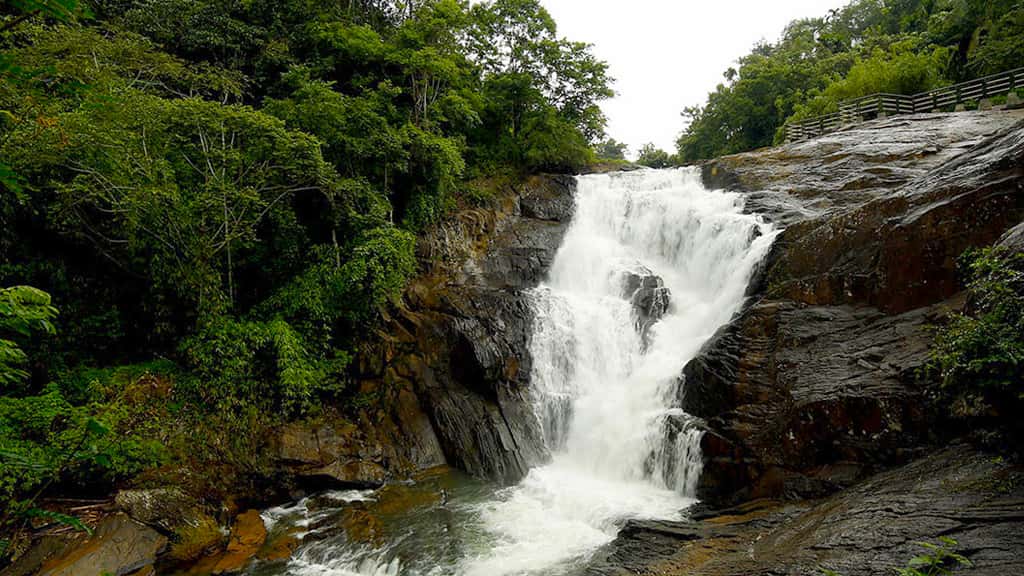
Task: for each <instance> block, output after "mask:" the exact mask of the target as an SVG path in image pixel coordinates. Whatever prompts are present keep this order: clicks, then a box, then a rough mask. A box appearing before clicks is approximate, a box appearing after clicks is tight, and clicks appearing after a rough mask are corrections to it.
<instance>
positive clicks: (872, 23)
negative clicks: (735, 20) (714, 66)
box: [678, 0, 1024, 161]
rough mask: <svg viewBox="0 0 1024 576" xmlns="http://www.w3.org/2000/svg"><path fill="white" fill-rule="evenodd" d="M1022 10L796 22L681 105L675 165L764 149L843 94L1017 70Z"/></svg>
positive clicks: (863, 11)
mask: <svg viewBox="0 0 1024 576" xmlns="http://www.w3.org/2000/svg"><path fill="white" fill-rule="evenodd" d="M1022 39H1024V6H1022V5H1021V3H1020V2H1017V1H1015V0H995V1H989V0H853V1H852V2H851V3H850V4H848V5H847V6H845V7H843V8H841V9H837V10H833V11H831V12H830V13H829V14H828V15H827V16H824V17H822V18H812V19H806V20H796V21H794V22H792V23H790V25H789V26H788V27H787V28H786V30H785V31H784V32H783V34H782V38H780V39H779V40H778V41H777V42H775V43H773V44H771V43H761V44H758V45H757V46H755V47H754V48H753V50H752V51H751V52H750V53H749V54H747V55H746V56H743V57H742V58H740V59H739V62H738V66H737V67H736V68H730V69H729V70H727V71H726V72H725V75H724V76H725V82H723V83H722V84H719V85H718V87H717V88H716V89H715V90H714V91H713V92H711V93H710V94H709V95H708V99H707V102H705V103H704V104H703V105H701V106H694V107H689V108H686V109H685V110H684V112H683V115H684V116H685V117H686V118H687V119H688V122H689V123H688V126H687V128H686V130H685V131H684V133H683V134H682V135H681V136H680V138H679V140H678V156H679V159H680V160H681V161H693V160H698V159H703V158H711V157H714V156H718V155H722V154H731V153H734V152H741V151H745V150H751V149H754V148H758V147H761V146H767V145H770V144H772V143H773V142H778V141H779V140H780V139H781V137H782V136H781V135H782V132H781V130H780V128H781V127H782V126H783V125H784V124H785V122H786V121H787V120H799V119H801V118H807V117H812V116H816V115H819V114H823V113H828V112H832V111H835V110H836V109H837V107H838V103H839V102H840V101H842V100H845V99H847V98H855V97H858V96H865V95H868V94H872V93H875V92H892V93H898V94H913V93H917V92H921V91H924V90H929V89H931V88H935V87H938V86H941V85H943V84H947V83H953V82H960V81H963V80H968V79H971V78H976V77H978V76H983V75H986V74H992V73H996V72H1001V71H1004V70H1009V69H1012V68H1016V67H1019V66H1021V64H1022V63H1024V40H1022Z"/></svg>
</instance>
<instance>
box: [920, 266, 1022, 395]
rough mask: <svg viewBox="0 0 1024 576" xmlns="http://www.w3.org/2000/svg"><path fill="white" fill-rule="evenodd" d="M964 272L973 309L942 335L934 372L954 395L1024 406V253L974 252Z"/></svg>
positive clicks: (933, 356) (956, 318) (937, 342)
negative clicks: (1023, 401) (1023, 402)
mask: <svg viewBox="0 0 1024 576" xmlns="http://www.w3.org/2000/svg"><path fill="white" fill-rule="evenodd" d="M961 266H962V268H963V270H964V271H965V272H966V274H967V280H968V285H967V289H968V291H969V294H970V296H969V301H968V305H967V309H966V310H965V312H964V313H961V314H957V315H956V316H954V317H953V319H952V320H951V321H950V322H949V323H948V324H947V325H946V326H945V327H943V328H942V329H941V330H940V331H939V332H938V336H937V338H936V340H935V346H934V348H933V349H932V352H931V360H930V362H929V368H930V369H931V370H932V371H933V372H935V373H937V374H938V376H939V378H940V381H941V385H942V387H943V388H944V389H945V390H946V391H947V392H949V393H952V394H968V395H981V396H982V397H984V398H985V399H986V400H988V401H989V402H990V403H991V404H993V405H995V406H999V405H1000V404H1001V403H1003V402H1011V403H1016V402H1019V401H1020V400H1024V253H1019V252H1018V253H1009V252H1007V251H1006V250H1003V249H999V248H988V249H984V250H980V251H978V250H971V251H968V252H967V253H965V254H964V256H963V257H962V258H961Z"/></svg>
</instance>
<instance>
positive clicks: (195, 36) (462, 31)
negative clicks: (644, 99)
mask: <svg viewBox="0 0 1024 576" xmlns="http://www.w3.org/2000/svg"><path fill="white" fill-rule="evenodd" d="M0 43H2V60H0V177H2V184H3V188H4V189H3V192H2V195H0V287H8V288H4V289H3V290H0V461H2V466H0V506H2V510H0V537H3V535H4V534H6V535H7V537H6V538H0V558H2V557H3V556H4V554H5V549H7V548H9V547H10V546H9V544H10V541H11V539H10V535H11V534H15V535H16V534H17V532H18V530H19V529H20V528H22V527H24V526H26V525H27V523H28V522H29V521H31V519H32V518H33V516H38V515H40V514H46V512H44V511H42V510H39V509H37V508H36V507H35V506H34V499H35V498H37V497H38V496H39V495H40V494H45V493H46V492H47V491H58V490H60V487H61V486H65V487H67V486H74V487H75V491H76V492H78V493H81V492H83V491H84V492H88V491H90V490H91V491H95V492H99V493H102V492H103V491H104V490H108V489H109V487H111V486H113V485H116V484H117V483H119V482H124V481H126V480H129V479H131V478H135V477H138V475H140V474H144V473H146V472H147V471H150V470H156V469H163V470H164V473H167V474H170V472H168V471H171V470H180V469H181V468H182V467H186V468H189V469H191V470H192V471H193V473H198V476H193V477H192V478H193V481H197V482H206V483H209V484H211V487H210V489H215V488H216V486H213V485H214V484H218V483H221V484H226V483H230V482H231V481H232V476H231V471H238V470H241V471H244V470H246V469H247V467H251V466H253V465H254V464H253V463H252V462H251V461H250V460H251V459H253V458H256V456H255V455H254V454H253V452H254V451H253V450H251V449H250V446H251V443H252V442H253V441H254V440H253V438H254V437H255V436H256V435H257V434H258V431H259V430H260V429H262V428H263V427H264V426H267V425H269V424H270V423H272V422H274V421H279V420H281V419H288V418H294V417H300V416H308V415H311V414H315V413H316V412H317V410H319V409H320V406H321V405H323V404H324V403H326V404H329V405H334V406H339V407H342V408H344V407H345V406H347V405H350V404H353V403H357V402H361V401H362V400H361V399H359V398H357V397H356V391H354V390H352V389H351V388H352V387H351V385H350V384H351V380H352V378H351V373H350V372H351V366H350V364H351V361H352V359H353V357H354V355H355V354H356V353H357V351H358V349H359V346H360V342H361V340H362V339H364V338H365V337H366V335H367V334H368V333H369V331H370V330H371V329H372V328H373V325H374V323H375V322H376V321H377V318H378V310H379V308H380V307H381V306H382V305H384V304H385V303H386V302H387V301H388V300H389V299H391V298H394V297H396V296H398V295H399V294H400V293H401V291H402V290H403V288H404V287H405V285H406V283H407V281H408V280H409V278H410V277H411V276H413V275H414V274H416V272H417V269H418V263H417V260H416V258H415V253H414V247H415V243H416V241H417V234H419V233H420V232H422V231H423V230H425V229H427V228H429V227H430V226H432V225H433V224H435V223H437V222H439V221H441V220H443V219H444V218H445V217H446V215H448V214H449V213H451V212H452V211H453V210H454V209H455V208H456V207H458V206H460V205H467V204H472V203H474V202H481V201H485V200H486V198H485V196H486V193H485V192H486V191H481V189H480V188H479V187H476V186H472V185H470V184H468V182H471V181H473V180H474V179H477V178H481V177H484V176H493V175H495V174H518V173H525V172H532V171H539V170H556V171H558V170H562V171H564V170H572V169H574V168H576V167H578V166H580V165H582V164H584V163H586V162H589V161H590V160H591V158H592V157H593V155H594V152H593V150H592V144H593V143H595V142H597V141H598V140H599V139H601V138H602V137H603V127H604V118H603V116H602V114H601V111H600V109H599V108H598V102H599V101H600V100H602V99H604V98H607V97H609V96H610V95H611V91H610V88H609V83H610V79H609V78H608V76H607V73H606V65H605V64H604V63H603V62H601V61H599V60H597V59H596V58H595V57H594V56H593V55H592V54H591V51H590V48H589V46H588V45H586V44H582V43H578V42H571V41H568V40H565V39H563V38H561V37H560V36H559V35H558V33H557V30H556V26H555V23H554V21H553V20H552V19H551V17H550V16H549V15H548V14H547V12H546V11H545V10H544V9H543V8H542V7H541V6H540V4H539V2H538V1H537V0H493V1H491V2H484V3H475V4H474V5H472V6H470V4H469V3H468V2H466V1H460V0H345V1H341V2H332V3H327V2H311V1H306V0H291V1H280V0H245V1H242V0H159V1H154V0H89V1H83V2H77V1H75V0H17V1H13V2H5V3H4V7H3V12H2V19H0ZM30 287H32V288H30ZM161 467H162V468H161ZM204 470H205V471H208V473H207V474H206V476H205V477H204V476H203V475H202V471H204ZM66 520H67V521H68V522H72V523H74V520H73V519H66ZM8 551H9V550H8Z"/></svg>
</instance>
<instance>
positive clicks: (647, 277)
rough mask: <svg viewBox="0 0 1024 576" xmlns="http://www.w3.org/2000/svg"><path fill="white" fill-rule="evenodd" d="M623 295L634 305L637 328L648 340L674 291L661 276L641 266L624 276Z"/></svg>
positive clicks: (645, 340)
mask: <svg viewBox="0 0 1024 576" xmlns="http://www.w3.org/2000/svg"><path fill="white" fill-rule="evenodd" d="M622 297H623V298H625V299H627V300H629V302H630V303H631V304H632V305H633V313H634V316H635V317H636V329H637V331H638V332H639V333H640V334H641V335H642V336H643V337H644V343H645V344H646V342H647V333H648V331H649V330H650V328H651V326H653V325H654V323H655V322H657V321H658V320H660V319H661V318H662V316H664V315H665V313H666V312H668V307H669V304H670V302H671V297H672V292H671V290H669V289H668V287H667V286H665V281H664V280H662V279H661V278H660V277H659V276H657V275H656V274H654V273H653V272H651V271H650V270H648V269H647V268H644V267H640V268H639V269H638V270H636V271H629V272H626V273H625V274H624V275H623V278H622Z"/></svg>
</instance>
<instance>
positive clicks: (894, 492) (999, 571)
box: [587, 445, 1024, 576]
mask: <svg viewBox="0 0 1024 576" xmlns="http://www.w3.org/2000/svg"><path fill="white" fill-rule="evenodd" d="M1022 501H1024V470H1022V469H1021V467H1020V466H1019V465H1011V464H1008V463H1006V462H1004V461H1002V460H1001V459H999V458H993V457H992V456H991V455H989V454H984V453H980V452H977V451H975V450H974V449H973V448H971V447H969V446H965V445H958V446H953V447H949V448H947V449H941V450H939V449H937V450H935V451H934V452H932V453H931V454H929V455H927V456H925V457H923V458H921V459H918V460H916V461H914V462H912V463H910V464H908V465H906V466H903V467H899V468H896V469H893V470H890V471H888V472H884V473H881V474H878V475H875V476H873V477H871V478H869V479H867V480H866V481H865V482H863V483H861V484H859V485H857V486H856V487H854V488H851V489H849V490H846V491H843V492H841V493H839V494H836V495H834V496H831V497H829V498H826V499H824V500H821V501H818V502H806V501H803V502H779V501H769V500H760V501H755V502H751V503H748V504H745V505H742V506H739V507H736V508H732V509H719V510H708V509H706V508H700V507H698V509H696V510H694V511H693V512H692V520H691V521H685V522H650V521H632V522H630V523H629V524H627V525H626V527H625V528H624V529H623V530H622V531H621V532H620V533H619V536H618V538H617V539H616V540H615V541H614V542H613V543H612V544H611V545H609V546H608V547H606V548H605V549H604V550H603V551H602V552H601V553H599V554H597V555H596V556H595V560H594V562H593V563H592V564H591V566H590V568H589V570H588V571H587V574H592V575H601V576H619V575H626V574H687V575H692V576H769V575H771V576H775V575H781V574H792V575H808V576H809V575H813V574H821V573H822V571H821V568H828V569H831V570H835V571H836V572H837V573H839V574H843V575H844V576H875V575H878V574H893V573H895V569H896V568H902V567H905V566H906V564H907V561H908V560H910V559H911V558H913V557H914V556H917V555H920V554H922V553H923V552H925V549H924V548H922V547H920V546H919V545H917V544H916V542H932V543H935V542H936V538H937V536H938V535H944V536H947V537H951V538H953V539H955V540H957V541H958V542H959V544H958V546H957V551H958V552H959V553H961V554H963V555H965V556H967V557H968V559H969V560H970V561H971V562H972V564H973V567H972V568H971V569H970V570H963V571H962V572H964V573H970V574H992V575H1003V574H1021V573H1024V557H1022V556H1021V555H1020V550H1022V549H1024V530H1021V529H1020V526H1021V523H1022V522H1024V512H1022V509H1021V502H1022ZM957 573H960V571H958V572H957Z"/></svg>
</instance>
